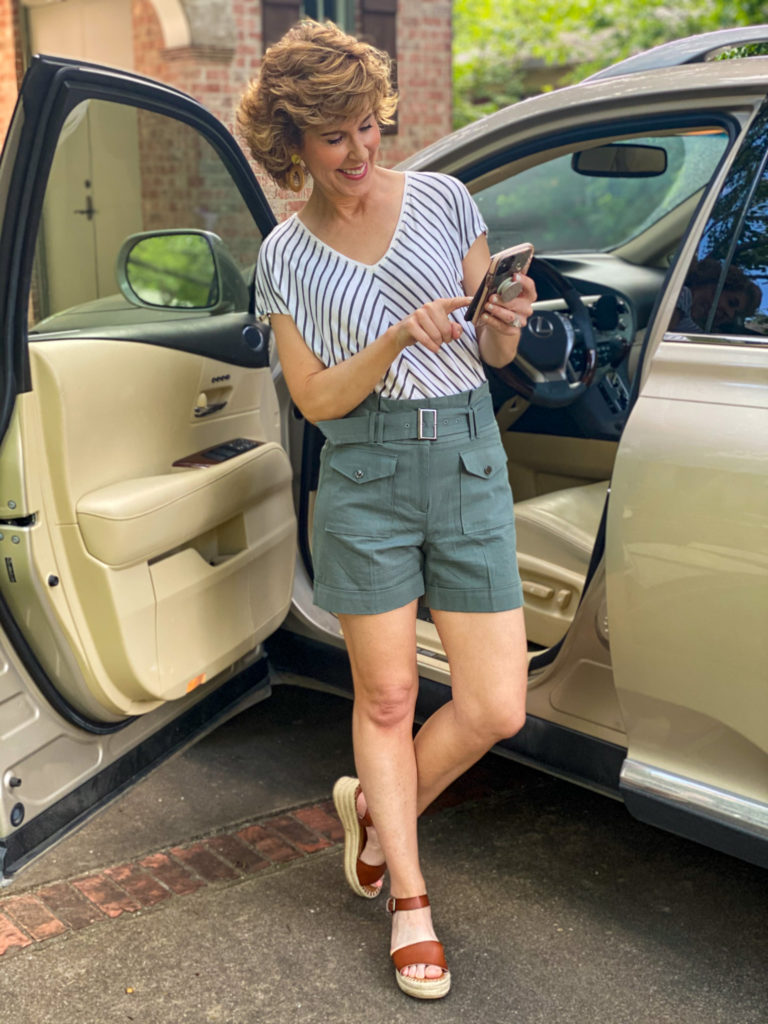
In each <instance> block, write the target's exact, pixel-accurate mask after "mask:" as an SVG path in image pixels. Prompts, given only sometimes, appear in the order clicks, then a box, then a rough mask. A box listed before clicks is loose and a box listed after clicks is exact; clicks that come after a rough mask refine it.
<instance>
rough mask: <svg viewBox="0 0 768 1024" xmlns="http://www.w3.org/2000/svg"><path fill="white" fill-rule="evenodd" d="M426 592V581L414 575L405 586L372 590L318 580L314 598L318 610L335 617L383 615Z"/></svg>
mask: <svg viewBox="0 0 768 1024" xmlns="http://www.w3.org/2000/svg"><path fill="white" fill-rule="evenodd" d="M423 593H424V580H423V579H422V577H421V576H420V575H419V576H412V577H411V578H410V579H409V580H406V581H405V582H404V583H397V584H395V585H394V586H392V587H386V588H380V589H377V590H371V591H359V590H357V591H356V590H350V589H344V590H341V589H337V588H336V587H329V586H327V585H326V584H324V583H319V582H318V581H317V579H315V585H314V598H315V604H316V605H317V606H318V608H323V609H324V610H325V611H327V612H333V613H334V614H335V615H379V614H380V613H381V612H391V611H394V610H395V608H402V607H403V606H404V605H406V604H410V603H411V601H415V600H416V599H417V598H419V597H421V596H422V594H423Z"/></svg>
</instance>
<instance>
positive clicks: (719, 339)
mask: <svg viewBox="0 0 768 1024" xmlns="http://www.w3.org/2000/svg"><path fill="white" fill-rule="evenodd" d="M662 341H674V342H677V343H682V342H689V343H691V344H693V345H720V346H723V347H727V348H734V347H736V346H739V347H740V346H743V347H744V348H768V337H757V336H755V335H753V334H749V335H747V334H679V333H677V332H676V331H666V333H665V334H664V337H663V338H662Z"/></svg>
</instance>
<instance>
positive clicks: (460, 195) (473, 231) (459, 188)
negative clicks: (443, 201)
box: [447, 177, 488, 256]
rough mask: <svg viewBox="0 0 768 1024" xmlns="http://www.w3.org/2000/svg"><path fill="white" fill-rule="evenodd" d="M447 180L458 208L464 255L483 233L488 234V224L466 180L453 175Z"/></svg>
mask: <svg viewBox="0 0 768 1024" xmlns="http://www.w3.org/2000/svg"><path fill="white" fill-rule="evenodd" d="M447 181H448V182H449V187H450V189H451V192H452V198H453V202H454V206H455V209H456V223H457V227H458V232H459V241H460V244H461V251H462V255H463V256H464V255H466V254H467V252H469V250H470V249H471V247H472V245H473V244H474V243H475V242H476V241H477V239H478V238H479V237H480V236H481V235H487V234H488V226H487V225H486V223H485V221H484V220H483V215H482V214H481V213H480V210H479V209H478V208H477V203H476V202H475V200H474V199H473V198H472V196H471V195H470V194H469V189H468V188H467V186H466V185H465V184H464V182H463V181H459V180H458V179H457V178H452V177H447Z"/></svg>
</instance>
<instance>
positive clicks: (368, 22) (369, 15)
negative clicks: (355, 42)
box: [360, 0, 397, 60]
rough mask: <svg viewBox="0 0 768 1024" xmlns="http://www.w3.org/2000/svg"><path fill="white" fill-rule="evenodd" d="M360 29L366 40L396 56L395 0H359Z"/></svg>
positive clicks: (393, 58)
mask: <svg viewBox="0 0 768 1024" xmlns="http://www.w3.org/2000/svg"><path fill="white" fill-rule="evenodd" d="M360 29H361V34H362V36H363V38H364V39H365V40H366V42H370V43H373V45H374V46H376V47H378V49H380V50H386V51H387V53H388V54H389V55H390V57H391V58H392V60H395V59H396V58H397V0H360Z"/></svg>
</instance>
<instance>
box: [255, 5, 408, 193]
mask: <svg viewBox="0 0 768 1024" xmlns="http://www.w3.org/2000/svg"><path fill="white" fill-rule="evenodd" d="M391 72H392V62H391V60H390V58H389V56H388V55H387V54H386V53H383V52H382V51H381V50H377V49H375V48H374V47H373V46H370V45H368V44H367V43H362V42H360V40H359V39H355V37H354V36H350V35H347V34H346V33H345V32H342V31H341V29H340V28H338V27H337V26H336V25H334V24H333V23H332V22H326V23H325V24H324V25H321V24H319V23H318V22H316V21H312V20H310V19H306V20H304V21H300V22H299V23H298V24H297V25H294V26H293V28H291V29H289V30H288V32H286V34H285V35H284V36H283V38H282V39H281V40H280V41H279V42H277V43H275V44H274V45H273V46H270V47H269V48H268V49H267V52H266V53H265V54H264V58H263V60H262V63H261V68H260V70H259V74H258V76H257V77H256V78H254V79H253V81H252V82H251V83H250V85H249V86H248V88H247V89H246V91H245V93H244V94H243V96H242V98H241V100H240V105H239V106H238V109H237V125H238V128H239V131H240V135H241V136H242V138H243V140H244V142H245V143H246V145H247V146H248V149H249V150H250V151H251V154H252V155H253V158H254V160H256V161H257V163H260V164H261V166H262V167H263V168H264V170H265V171H266V172H267V174H269V176H270V177H271V178H273V179H274V180H275V181H276V182H277V183H278V185H280V186H281V187H283V188H287V187H289V175H290V173H291V168H292V164H291V156H292V154H294V153H295V152H296V151H297V150H298V149H299V147H300V146H301V142H302V137H303V134H304V132H305V131H306V130H307V128H322V127H325V126H327V125H329V124H334V123H339V122H344V121H348V120H350V119H352V118H355V117H358V116H365V115H366V114H367V113H369V112H372V113H373V115H374V116H375V117H376V119H377V121H378V122H379V123H380V124H392V121H393V115H394V112H395V108H396V107H397V95H396V94H395V92H394V90H393V88H392V74H391Z"/></svg>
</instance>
